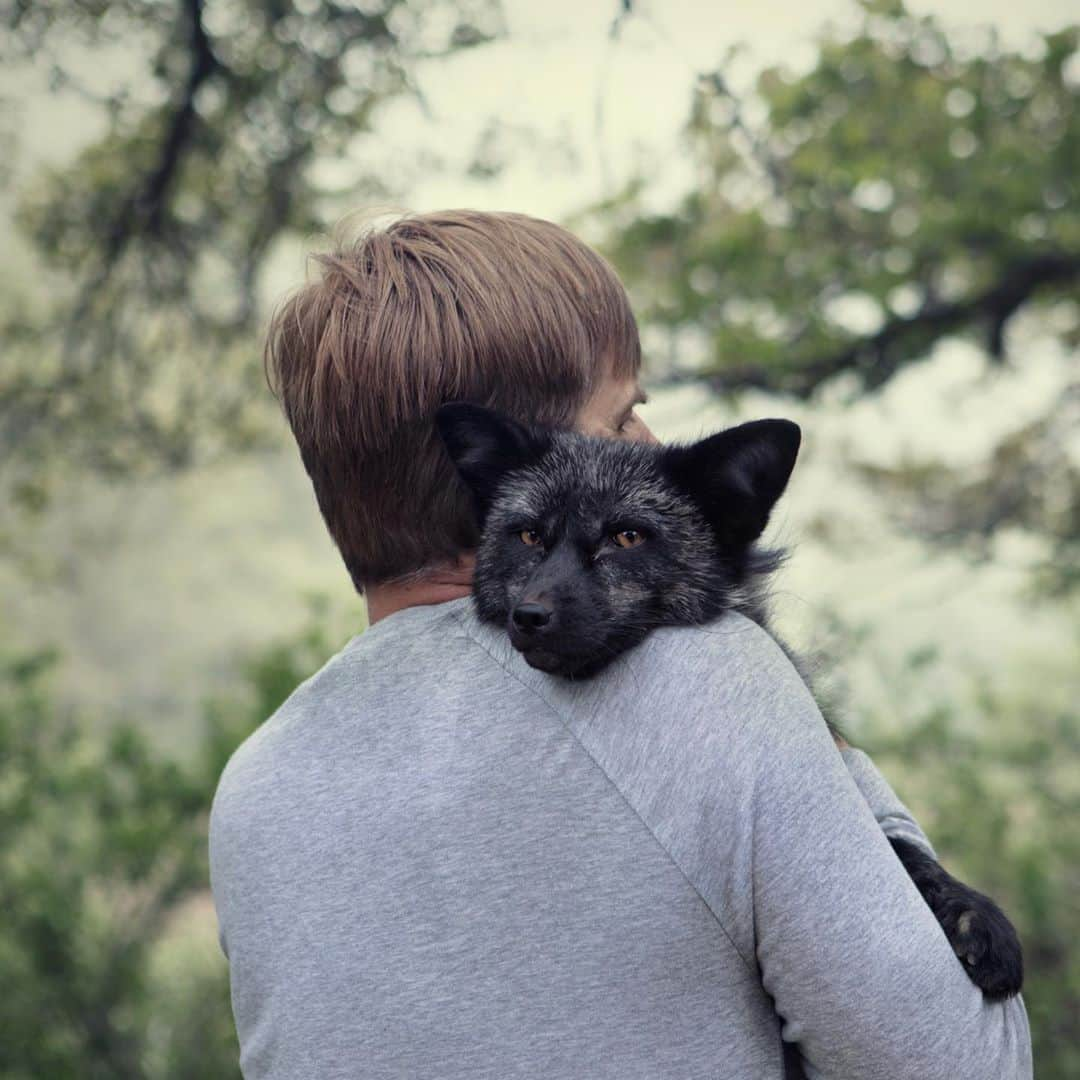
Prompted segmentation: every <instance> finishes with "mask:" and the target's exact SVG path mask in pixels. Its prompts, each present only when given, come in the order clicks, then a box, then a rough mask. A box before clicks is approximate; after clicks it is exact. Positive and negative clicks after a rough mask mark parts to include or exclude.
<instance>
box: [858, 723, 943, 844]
mask: <svg viewBox="0 0 1080 1080" xmlns="http://www.w3.org/2000/svg"><path fill="white" fill-rule="evenodd" d="M837 745H839V744H837ZM840 756H841V758H843V761H844V765H845V766H846V767H847V771H848V773H849V774H850V775H851V779H852V780H854V781H855V786H856V787H857V788H858V789H859V793H860V794H861V795H862V797H863V798H864V799H865V800H866V805H867V806H869V807H870V811H871V813H872V814H873V815H874V818H875V819H876V820H877V823H878V825H879V826H880V827H881V831H882V832H883V833H884V834H885V835H886V836H887V837H889V838H890V839H897V840H908V841H910V842H911V843H913V844H917V845H918V846H919V847H922V848H924V849H925V850H926V851H928V852H929V853H930V854H931V855H933V854H934V849H933V847H932V846H931V844H930V841H929V840H928V839H927V838H926V835H925V834H924V833H923V831H922V829H921V828H919V824H918V822H917V821H916V820H915V818H913V817H912V816H911V811H910V810H909V809H908V808H907V807H906V806H905V805H904V804H903V803H902V802H901V801H900V800H899V799H898V798H897V796H896V792H894V791H893V789H892V787H890V785H889V782H888V780H886V779H885V777H884V776H882V775H881V773H880V772H879V771H878V769H877V766H876V765H875V764H874V763H873V761H871V759H870V758H869V757H868V756H867V755H866V754H865V753H864V752H863V751H862V750H856V749H855V747H853V746H848V745H847V744H846V743H845V744H844V745H843V746H840Z"/></svg>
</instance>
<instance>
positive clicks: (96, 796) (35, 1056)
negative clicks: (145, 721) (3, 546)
mask: <svg viewBox="0 0 1080 1080" xmlns="http://www.w3.org/2000/svg"><path fill="white" fill-rule="evenodd" d="M330 651H331V650H330V646H329V644H328V643H327V641H326V640H325V637H324V636H323V632H322V631H321V630H319V629H312V630H309V631H307V632H305V633H304V634H303V635H302V636H301V637H300V638H299V639H298V640H296V641H294V642H290V643H288V644H286V643H282V644H280V645H278V646H275V647H273V648H270V649H268V650H267V651H266V652H264V653H262V654H260V655H259V656H258V657H256V658H255V659H254V660H253V661H252V662H251V663H249V664H246V665H244V669H243V675H244V679H245V686H244V690H243V693H242V694H241V695H239V696H238V697H235V698H232V699H229V700H222V701H218V702H216V703H214V704H213V705H212V706H210V707H209V708H208V717H207V720H208V722H207V732H206V735H205V738H204V739H203V741H202V744H201V746H200V748H199V752H198V754H197V755H196V756H195V759H194V760H193V761H192V762H190V763H185V764H183V765H181V764H179V763H177V762H175V761H172V760H169V759H163V758H162V757H161V756H160V755H159V754H157V753H156V752H155V751H154V750H153V748H152V747H151V746H150V745H149V743H148V742H147V740H146V738H145V737H144V736H143V735H141V734H140V733H139V732H138V731H136V730H135V729H133V728H131V727H127V726H118V727H115V728H114V729H113V730H112V731H111V733H110V734H109V735H108V737H107V738H105V739H101V738H98V737H95V736H94V735H93V734H91V732H93V731H97V730H100V726H99V725H98V724H89V723H88V724H85V725H84V724H83V723H82V722H81V719H80V718H79V717H78V716H75V715H73V714H70V713H65V712H63V711H62V710H60V709H58V708H57V706H56V704H55V702H54V701H53V699H52V698H51V696H50V693H49V686H48V678H49V670H50V667H51V665H52V662H53V659H54V658H53V657H50V656H49V655H47V654H42V655H37V656H33V657H29V658H24V659H19V660H14V661H13V660H7V661H5V662H4V663H3V665H2V666H0V910H3V912H4V918H3V920H2V922H0V982H2V983H3V985H4V986H6V987H8V988H9V989H11V990H12V991H13V992H9V993H7V994H5V995H3V996H2V997H0V1032H2V1033H3V1034H2V1036H0V1075H2V1076H4V1077H6V1078H10V1080H22V1078H25V1080H30V1078H34V1080H37V1078H39V1077H49V1078H50V1080H51V1078H57V1080H62V1078H64V1077H72V1078H75V1077H78V1078H79V1080H93V1078H96V1077H100V1078H101V1080H106V1078H108V1080H118V1078H139V1080H141V1078H146V1080H153V1078H169V1080H180V1078H188V1077H191V1078H195V1077H199V1078H200V1080H201V1078H213V1077H231V1076H238V1075H239V1074H238V1070H237V1064H236V1062H237V1053H238V1052H237V1047H236V1038H235V1033H234V1031H233V1026H232V1014H231V1011H230V1007H229V1000H228V984H227V979H226V974H225V967H224V961H223V958H222V957H221V956H220V954H219V952H218V950H217V946H216V943H215V942H214V941H213V934H212V927H213V921H212V913H211V910H210V908H209V899H208V896H207V888H208V868H207V852H206V829H207V814H208V812H209V808H210V802H211V798H212V795H213V792H214V789H215V787H216V784H217V780H218V777H219V775H220V773H221V770H222V769H223V768H224V765H225V762H226V760H227V759H228V756H229V755H230V754H231V753H232V751H233V749H235V747H236V746H237V744H238V743H239V742H240V741H241V740H242V739H243V738H244V737H245V736H246V735H248V734H249V733H250V732H251V731H252V730H253V729H254V728H255V726H257V724H258V723H260V722H261V721H262V720H264V719H265V718H266V717H267V716H269V715H270V714H271V713H272V712H273V711H274V709H275V708H276V707H277V705H278V704H280V702H281V701H282V700H283V698H284V697H285V696H286V695H287V694H288V693H289V692H290V691H291V690H292V689H293V687H294V686H295V685H296V684H297V683H298V682H299V681H300V679H301V678H303V677H306V676H307V675H308V674H310V673H311V671H312V670H314V668H315V667H317V666H318V664H319V663H321V662H322V660H323V659H325V657H326V656H327V655H328V653H329V652H330Z"/></svg>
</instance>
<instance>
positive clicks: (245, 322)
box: [0, 0, 500, 506]
mask: <svg viewBox="0 0 1080 1080" xmlns="http://www.w3.org/2000/svg"><path fill="white" fill-rule="evenodd" d="M0 26H3V27H4V28H5V30H6V32H7V33H6V36H5V39H4V41H5V44H4V46H3V47H0V59H3V60H4V62H5V65H6V67H7V69H8V70H9V71H11V70H16V71H18V70H20V69H21V70H25V71H26V72H27V73H28V74H29V73H30V72H31V71H32V70H34V69H37V70H40V69H41V67H42V66H47V67H48V69H49V71H50V78H51V85H52V88H53V92H54V93H56V94H65V95H68V96H69V97H74V98H78V99H81V100H82V101H83V102H84V103H85V102H89V103H91V104H92V105H94V106H96V112H97V114H98V115H99V117H100V119H101V120H102V121H103V122H104V124H105V132H104V134H103V135H102V136H101V137H100V138H98V139H96V140H95V141H93V142H91V143H89V145H86V146H85V148H84V149H83V150H82V151H81V152H80V153H79V154H78V156H77V158H76V159H75V161H74V162H72V163H70V164H66V165H64V166H62V167H60V168H53V169H50V170H49V171H47V172H46V173H44V174H43V175H37V176H33V177H31V178H30V179H29V180H28V181H27V182H26V183H25V184H24V185H23V188H22V191H21V196H22V209H21V223H22V226H23V228H24V230H25V232H26V234H27V235H28V237H29V238H30V240H31V241H32V243H33V246H34V248H35V250H36V252H37V253H38V254H39V256H40V257H41V260H42V262H43V264H44V267H45V269H44V270H43V271H41V273H42V278H41V281H40V287H39V288H38V289H37V290H36V294H35V295H34V296H33V297H30V298H28V297H26V296H21V297H16V298H15V299H14V300H13V301H12V302H10V303H9V304H8V305H7V310H0V331H2V332H3V334H4V337H5V338H6V339H7V342H6V345H5V353H6V355H5V362H6V363H7V364H8V365H10V366H9V368H8V370H6V371H5V379H4V382H3V387H2V389H0V448H2V451H3V453H4V454H5V456H7V457H8V458H9V459H12V458H14V462H13V463H12V465H11V467H12V468H14V465H15V464H17V465H18V466H19V469H18V483H17V484H16V492H17V494H19V495H20V496H21V497H22V499H23V500H24V502H26V503H27V504H29V505H31V506H32V505H33V504H34V503H35V502H40V500H41V498H42V494H43V492H47V489H48V482H47V481H48V475H47V472H46V471H44V469H43V467H42V466H43V464H44V463H47V462H48V461H49V460H50V459H52V458H55V456H56V455H57V454H58V453H64V452H66V453H67V454H69V455H70V456H71V457H73V458H75V459H77V460H79V461H80V462H81V464H83V465H85V466H90V467H93V468H95V469H97V470H99V471H103V472H106V473H117V472H126V471H130V470H132V469H135V468H160V467H163V466H164V467H172V468H175V467H179V466H182V465H185V464H186V463H188V462H189V461H190V460H191V458H192V456H193V455H201V456H204V457H205V456H208V455H212V454H215V453H220V452H221V451H223V450H229V449H234V450H235V449H245V448H249V447H251V446H253V445H257V444H258V443H259V442H260V441H261V440H262V439H264V438H265V436H266V431H265V428H264V421H265V417H266V416H268V415H270V410H269V409H268V408H267V405H268V401H269V395H267V393H266V389H265V386H264V385H263V383H262V367H261V364H260V362H259V357H258V347H257V335H256V332H255V326H256V319H257V299H258V285H259V281H260V275H261V274H262V271H263V268H264V265H265V263H266V260H267V259H268V257H269V256H270V254H271V252H272V250H273V248H274V245H275V243H276V242H277V241H278V239H279V238H280V237H281V236H282V235H283V234H285V233H287V232H289V231H292V232H294V233H300V234H304V235H310V234H311V233H313V232H318V231H322V230H324V229H325V228H326V226H327V222H328V221H330V220H333V219H334V218H335V217H337V216H338V215H339V214H340V213H341V211H342V202H343V200H347V201H348V205H349V208H350V209H351V208H354V207H355V206H356V205H357V204H363V203H365V202H366V203H370V202H372V201H375V200H385V199H386V198H387V197H389V196H390V195H391V194H392V193H394V189H391V188H388V187H387V186H386V182H385V179H384V177H383V176H380V175H378V174H377V173H376V171H375V170H376V168H377V166H375V165H373V164H369V163H367V162H369V161H370V158H371V155H370V152H367V153H366V154H365V156H364V162H365V163H363V164H362V163H360V159H359V157H358V156H357V155H358V149H359V147H360V146H361V144H362V142H363V139H364V137H365V136H368V135H370V132H371V128H372V120H373V117H374V116H375V114H376V113H377V111H378V109H379V108H380V107H381V106H382V105H383V104H384V103H386V102H388V101H390V100H393V99H397V98H400V97H402V96H403V95H409V94H414V95H415V94H416V93H417V91H416V90H415V86H414V79H413V69H414V68H415V66H416V64H417V63H419V62H420V61H422V60H424V59H429V58H432V57H437V56H440V55H446V54H448V53H452V52H454V51H456V50H459V49H462V48H466V47H470V46H474V45H477V44H479V43H482V42H484V41H487V40H489V39H490V38H491V37H492V36H493V35H494V34H496V33H497V32H499V29H500V27H499V14H498V9H497V7H496V5H495V0H408V2H406V0H373V2H372V3H364V4H353V3H346V2H343V0H295V2H291V0H290V2H278V0H168V2H165V3H162V2H158V0H113V2H86V3H83V2H79V3H33V4H28V3H25V2H23V0H0ZM88 57H97V58H100V59H99V60H98V62H97V64H96V66H95V67H94V69H93V70H92V71H90V72H87V70H86V69H87V64H86V60H87V58H88ZM350 160H351V161H352V164H351V165H350V164H349V162H350ZM327 162H336V163H337V168H336V170H335V171H336V174H337V176H338V177H339V179H338V181H337V182H336V184H334V183H330V182H329V181H328V179H327V177H328V172H327V170H326V168H325V167H322V168H320V166H325V164H326V163H327ZM402 173H403V168H402V165H401V164H400V163H399V164H398V165H397V167H396V168H395V170H394V175H395V176H396V177H400V176H401V175H402ZM45 297H47V298H48V299H47V300H44V301H43V303H37V301H38V300H39V299H41V298H45ZM28 301H29V302H28Z"/></svg>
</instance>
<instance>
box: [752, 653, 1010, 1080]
mask: <svg viewBox="0 0 1080 1080" xmlns="http://www.w3.org/2000/svg"><path fill="white" fill-rule="evenodd" d="M766 641H767V639H766ZM769 644H771V642H770V643H769ZM768 647H769V645H766V644H763V645H762V649H763V652H767V651H768ZM774 648H775V646H774ZM775 652H776V654H777V655H779V649H776V650H775ZM777 655H774V656H772V657H771V658H768V657H766V656H765V655H763V656H762V658H761V659H762V664H761V668H762V669H763V670H762V671H761V675H760V677H761V678H763V679H771V678H774V677H776V678H779V679H781V680H785V681H786V682H787V684H788V686H787V689H786V692H785V693H782V694H777V693H776V688H775V687H774V688H771V691H770V694H769V695H768V697H769V699H770V700H771V701H772V703H773V704H774V713H773V715H772V716H770V717H768V718H766V719H764V720H763V721H762V723H761V724H760V725H758V727H757V735H758V736H759V740H758V741H759V752H758V754H757V756H756V763H755V768H754V794H753V797H752V800H751V802H752V815H753V870H752V879H753V892H754V924H755V928H756V953H757V960H758V963H759V965H760V968H761V973H762V982H763V985H764V986H765V988H766V990H768V992H769V993H770V995H772V997H773V1000H774V1002H775V1004H776V1010H777V1012H778V1013H779V1014H780V1015H781V1016H782V1017H783V1018H784V1027H783V1034H784V1037H785V1039H788V1040H790V1041H794V1042H797V1043H798V1044H799V1048H800V1051H801V1052H802V1054H803V1057H804V1059H805V1063H806V1069H807V1073H808V1075H809V1076H811V1077H822V1078H826V1077H858V1078H859V1080H871V1078H877V1077H880V1078H882V1080H886V1078H887V1080H908V1078H910V1080H934V1078H936V1077H941V1078H942V1080H944V1078H949V1080H960V1078H966V1077H971V1078H972V1080H976V1078H980V1080H981V1078H985V1077H994V1078H995V1080H1011V1078H1024V1077H1030V1075H1031V1057H1030V1036H1029V1032H1028V1027H1027V1017H1026V1014H1025V1012H1024V1007H1023V1004H1022V1002H1021V1001H1020V999H1019V998H1014V999H1012V1000H1010V1001H1008V1002H1005V1003H998V1004H990V1003H988V1002H987V1001H985V1000H984V999H983V996H982V994H981V993H980V991H979V990H978V989H977V988H976V987H975V986H973V985H972V984H971V982H970V981H969V980H968V978H967V976H966V975H965V973H964V971H963V969H962V967H961V965H960V964H959V962H958V961H957V959H956V957H955V956H954V955H953V953H952V950H951V949H950V947H949V945H948V943H947V941H946V940H945V937H944V935H943V933H942V931H941V929H940V927H939V926H938V924H937V922H936V921H935V919H934V917H933V915H932V914H931V912H930V911H929V909H928V908H927V907H926V905H925V904H924V903H923V901H922V898H921V897H920V896H919V894H918V892H917V891H916V889H915V887H914V885H913V884H912V883H911V881H910V880H909V878H908V876H907V874H906V873H905V871H904V869H903V867H902V866H901V865H900V862H899V861H898V860H897V859H896V857H895V855H894V854H893V852H892V850H891V848H890V846H889V844H888V842H887V841H886V839H885V837H884V836H883V834H882V831H881V828H879V825H878V822H877V821H876V820H875V816H874V815H873V814H872V813H871V812H870V810H869V808H868V802H869V803H871V804H873V803H874V802H875V801H877V800H876V798H870V799H866V798H865V797H864V796H865V791H864V790H863V789H862V787H861V785H859V784H858V782H857V781H858V778H859V775H860V769H861V766H862V765H863V764H864V762H861V761H859V759H858V758H856V759H855V762H856V770H855V772H853V774H852V775H849V773H848V771H847V769H845V767H844V766H845V763H844V762H842V761H841V760H840V759H838V757H837V755H836V751H835V748H834V746H833V743H832V740H831V738H830V737H829V734H828V731H827V729H826V727H825V725H824V723H823V722H822V720H821V717H820V714H819V713H818V711H817V708H816V706H815V705H814V703H813V700H812V699H811V697H810V695H809V693H808V692H807V691H806V689H805V687H804V686H803V685H802V683H801V680H798V677H797V676H796V675H795V673H794V669H790V670H784V669H785V667H787V668H790V666H789V665H787V662H786V661H785V660H783V659H782V658H781V659H779V660H778V659H777ZM777 710H779V712H780V715H777V714H776V713H777ZM865 764H866V765H869V761H868V759H867V760H866V761H865ZM871 769H872V766H871ZM877 775H878V774H877V773H876V770H873V772H872V773H871V772H869V771H867V770H865V769H861V776H862V779H863V781H864V782H865V783H867V784H868V785H870V790H871V794H872V795H875V794H876V795H880V794H881V793H880V790H876V791H875V786H876V781H875V780H874V777H876V776H877ZM878 779H880V778H879V777H878ZM881 784H882V785H883V784H884V782H883V781H882V782H881ZM885 788H886V790H888V789H887V785H885ZM890 794H891V792H890ZM893 798H895V797H893ZM896 805H897V806H899V807H900V809H901V811H902V810H903V807H902V804H899V803H897V804H896ZM886 816H887V817H888V816H890V815H886ZM899 817H900V819H903V818H905V817H906V818H907V819H908V820H910V815H906V812H904V813H903V814H900V815H899ZM883 825H884V823H883ZM920 835H921V834H920Z"/></svg>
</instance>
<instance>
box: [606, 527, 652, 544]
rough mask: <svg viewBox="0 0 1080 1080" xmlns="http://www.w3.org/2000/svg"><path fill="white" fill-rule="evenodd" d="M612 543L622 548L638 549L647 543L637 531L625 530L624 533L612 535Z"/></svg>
mask: <svg viewBox="0 0 1080 1080" xmlns="http://www.w3.org/2000/svg"><path fill="white" fill-rule="evenodd" d="M611 541H612V543H614V544H617V545H618V546H619V547H621V548H632V547H637V546H638V544H643V543H644V542H645V537H644V536H642V535H641V533H639V532H638V531H637V530H636V529H623V531H622V532H617V533H612V534H611Z"/></svg>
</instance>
